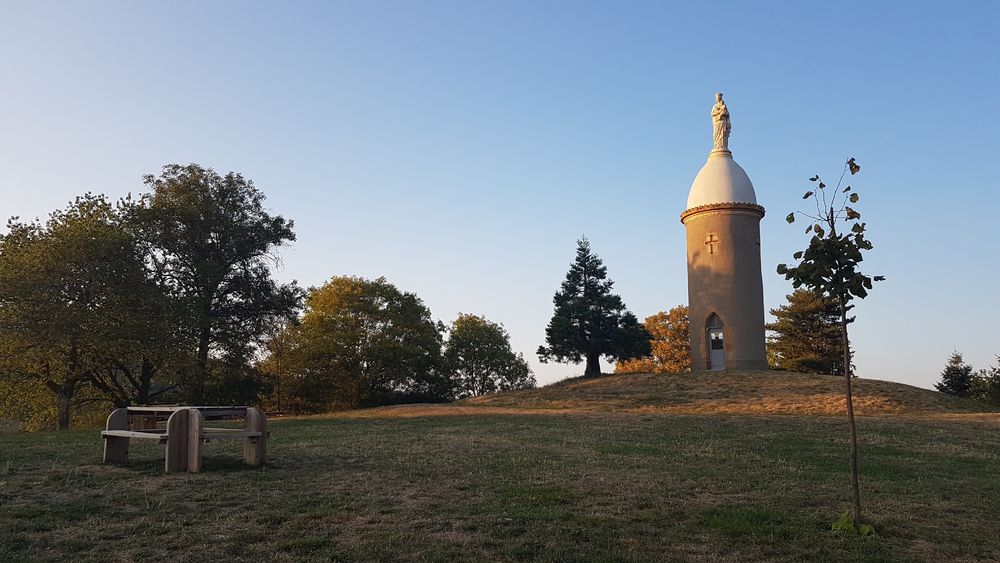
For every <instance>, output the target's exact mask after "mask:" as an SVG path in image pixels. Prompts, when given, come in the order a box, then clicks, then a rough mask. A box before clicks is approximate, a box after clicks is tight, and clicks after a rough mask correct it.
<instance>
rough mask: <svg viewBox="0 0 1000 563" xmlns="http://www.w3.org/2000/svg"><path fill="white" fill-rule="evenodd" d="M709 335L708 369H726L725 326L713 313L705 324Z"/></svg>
mask: <svg viewBox="0 0 1000 563" xmlns="http://www.w3.org/2000/svg"><path fill="white" fill-rule="evenodd" d="M705 331H706V333H707V334H708V369H710V370H720V369H726V343H725V338H724V337H723V332H724V329H723V324H722V319H720V318H719V315H716V314H715V313H712V314H711V315H709V316H708V321H707V322H706V323H705Z"/></svg>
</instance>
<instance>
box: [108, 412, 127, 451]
mask: <svg viewBox="0 0 1000 563" xmlns="http://www.w3.org/2000/svg"><path fill="white" fill-rule="evenodd" d="M106 429H107V430H128V409H115V410H114V411H112V412H111V414H110V415H108V424H107V428H106ZM104 463H109V464H110V463H113V464H117V465H125V464H126V463H128V438H122V437H119V436H105V437H104Z"/></svg>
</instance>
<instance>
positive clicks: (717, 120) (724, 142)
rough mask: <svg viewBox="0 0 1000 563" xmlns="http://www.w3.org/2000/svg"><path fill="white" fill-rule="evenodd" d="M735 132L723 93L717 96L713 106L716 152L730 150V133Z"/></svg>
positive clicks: (714, 147)
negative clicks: (723, 99)
mask: <svg viewBox="0 0 1000 563" xmlns="http://www.w3.org/2000/svg"><path fill="white" fill-rule="evenodd" d="M732 130H733V126H732V124H731V123H730V122H729V108H727V107H726V102H724V101H722V92H719V93H717V94H716V95H715V105H714V106H712V137H713V140H714V142H715V144H714V146H713V147H712V148H713V149H714V150H724V151H726V150H729V133H730V132H731V131H732Z"/></svg>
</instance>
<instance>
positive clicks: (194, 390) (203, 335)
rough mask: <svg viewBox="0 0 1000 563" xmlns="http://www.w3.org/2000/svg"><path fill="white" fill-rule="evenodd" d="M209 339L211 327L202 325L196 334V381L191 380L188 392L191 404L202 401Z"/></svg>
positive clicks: (198, 403)
mask: <svg viewBox="0 0 1000 563" xmlns="http://www.w3.org/2000/svg"><path fill="white" fill-rule="evenodd" d="M211 341H212V329H211V328H210V327H209V326H207V325H204V326H202V327H201V330H200V331H199V334H198V358H197V360H196V361H195V366H196V371H197V373H196V374H195V377H196V378H197V381H193V382H192V385H191V390H190V393H189V394H188V400H190V401H191V404H192V405H200V404H201V402H202V396H203V394H204V390H205V380H206V379H208V348H209V345H210V344H211Z"/></svg>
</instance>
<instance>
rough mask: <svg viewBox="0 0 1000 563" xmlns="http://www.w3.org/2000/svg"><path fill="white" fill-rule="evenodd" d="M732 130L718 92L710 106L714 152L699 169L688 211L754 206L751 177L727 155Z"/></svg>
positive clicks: (755, 198)
mask: <svg viewBox="0 0 1000 563" xmlns="http://www.w3.org/2000/svg"><path fill="white" fill-rule="evenodd" d="M732 129H733V128H732V125H731V124H730V121H729V108H728V107H726V102H724V101H723V100H722V93H721V92H720V93H718V94H716V95H715V105H714V106H712V140H713V149H712V152H711V153H709V155H708V162H706V163H705V166H702V167H701V171H700V172H698V176H696V177H695V179H694V183H693V184H691V192H690V193H689V194H688V203H687V208H688V209H693V208H695V207H699V206H702V205H712V204H714V203H752V204H755V205H756V204H757V195H756V194H755V193H754V191H753V184H751V183H750V177H749V176H747V173H746V172H744V171H743V168H741V167H740V165H739V164H736V161H735V160H733V153H731V152H729V133H730V132H731V131H732Z"/></svg>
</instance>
